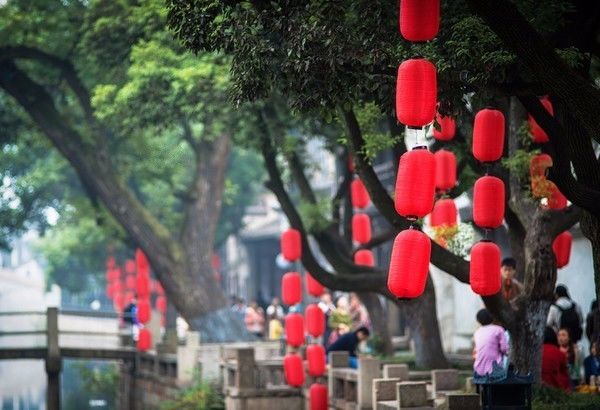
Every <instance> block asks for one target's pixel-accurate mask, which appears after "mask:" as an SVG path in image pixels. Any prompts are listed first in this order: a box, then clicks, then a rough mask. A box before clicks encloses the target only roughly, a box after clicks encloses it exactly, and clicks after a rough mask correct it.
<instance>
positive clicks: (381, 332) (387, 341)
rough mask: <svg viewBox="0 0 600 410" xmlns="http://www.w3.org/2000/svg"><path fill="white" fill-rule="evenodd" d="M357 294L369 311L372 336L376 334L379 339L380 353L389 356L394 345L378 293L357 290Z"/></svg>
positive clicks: (392, 351)
mask: <svg viewBox="0 0 600 410" xmlns="http://www.w3.org/2000/svg"><path fill="white" fill-rule="evenodd" d="M357 294H358V297H359V298H360V300H361V301H362V302H363V303H364V305H365V307H366V308H367V311H368V312H369V318H370V319H371V327H372V328H373V335H372V336H377V337H379V338H380V339H381V342H382V353H383V354H385V355H388V356H391V355H392V354H393V353H394V347H393V346H392V336H391V334H390V331H389V329H388V320H387V319H388V315H387V311H386V310H385V307H384V306H383V305H382V304H381V300H380V298H379V295H377V294H376V293H371V292H359V293H357Z"/></svg>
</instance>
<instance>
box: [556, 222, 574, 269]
mask: <svg viewBox="0 0 600 410" xmlns="http://www.w3.org/2000/svg"><path fill="white" fill-rule="evenodd" d="M572 244H573V235H571V233H570V232H569V231H564V232H563V233H561V234H560V235H558V236H557V237H556V238H554V241H553V242H552V250H553V251H554V255H555V256H556V267H557V268H559V269H560V268H564V267H565V266H567V265H568V264H569V259H570V258H571V245H572Z"/></svg>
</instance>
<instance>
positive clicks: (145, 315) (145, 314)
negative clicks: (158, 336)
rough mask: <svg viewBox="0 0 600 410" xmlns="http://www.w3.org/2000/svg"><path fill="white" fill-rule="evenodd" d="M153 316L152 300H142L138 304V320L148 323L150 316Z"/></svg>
mask: <svg viewBox="0 0 600 410" xmlns="http://www.w3.org/2000/svg"><path fill="white" fill-rule="evenodd" d="M151 315H152V309H151V307H150V300H149V299H147V298H140V299H139V300H138V304H137V319H138V321H139V322H140V323H148V322H149V321H150V316H151Z"/></svg>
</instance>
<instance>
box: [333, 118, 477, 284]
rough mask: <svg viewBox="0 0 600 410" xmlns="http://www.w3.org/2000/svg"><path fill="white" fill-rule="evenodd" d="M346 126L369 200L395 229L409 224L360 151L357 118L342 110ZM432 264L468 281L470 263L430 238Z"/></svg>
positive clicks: (359, 132) (461, 279)
mask: <svg viewBox="0 0 600 410" xmlns="http://www.w3.org/2000/svg"><path fill="white" fill-rule="evenodd" d="M343 114H344V119H345V121H346V126H347V127H348V135H349V147H350V150H351V152H352V154H353V157H354V161H355V167H356V170H357V172H358V174H359V175H360V177H361V179H362V180H363V182H364V183H365V187H366V188H367V191H368V192H369V195H370V196H371V201H373V204H374V205H375V207H376V208H377V210H378V211H379V212H380V213H381V214H382V215H383V217H384V218H385V219H386V220H387V221H388V222H389V223H390V224H391V225H392V226H393V227H394V228H396V229H398V230H399V231H400V230H403V229H407V228H408V227H409V225H410V224H409V223H408V221H407V220H406V219H404V218H402V217H401V216H400V215H398V213H397V212H396V208H395V206H394V201H393V199H392V198H391V197H390V196H389V194H388V193H387V191H386V190H385V188H384V187H383V185H382V184H381V181H380V180H379V178H378V177H377V174H376V173H375V170H373V167H371V166H370V165H369V164H368V163H367V161H366V158H365V157H364V155H363V154H362V152H363V150H362V149H363V147H364V140H363V137H362V133H361V130H360V125H359V124H358V120H357V119H356V116H355V115H354V112H353V111H351V110H350V111H346V110H344V111H343ZM431 263H433V264H434V265H435V266H437V267H438V268H440V269H441V270H443V271H444V272H447V273H448V274H450V275H452V276H454V277H455V278H456V279H458V280H459V281H461V282H463V283H468V282H469V262H467V261H465V260H464V259H463V258H461V257H459V256H456V255H454V254H453V253H452V252H450V251H448V250H447V249H446V248H443V247H441V246H440V245H438V244H437V243H436V242H435V241H431Z"/></svg>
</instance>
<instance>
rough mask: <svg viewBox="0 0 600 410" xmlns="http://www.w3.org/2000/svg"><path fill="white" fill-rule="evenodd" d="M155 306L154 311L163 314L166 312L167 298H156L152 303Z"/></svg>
mask: <svg viewBox="0 0 600 410" xmlns="http://www.w3.org/2000/svg"><path fill="white" fill-rule="evenodd" d="M154 303H155V304H156V310H158V311H159V312H160V313H165V312H166V311H167V298H166V297H164V296H159V297H157V298H156V301H155V302H154Z"/></svg>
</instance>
